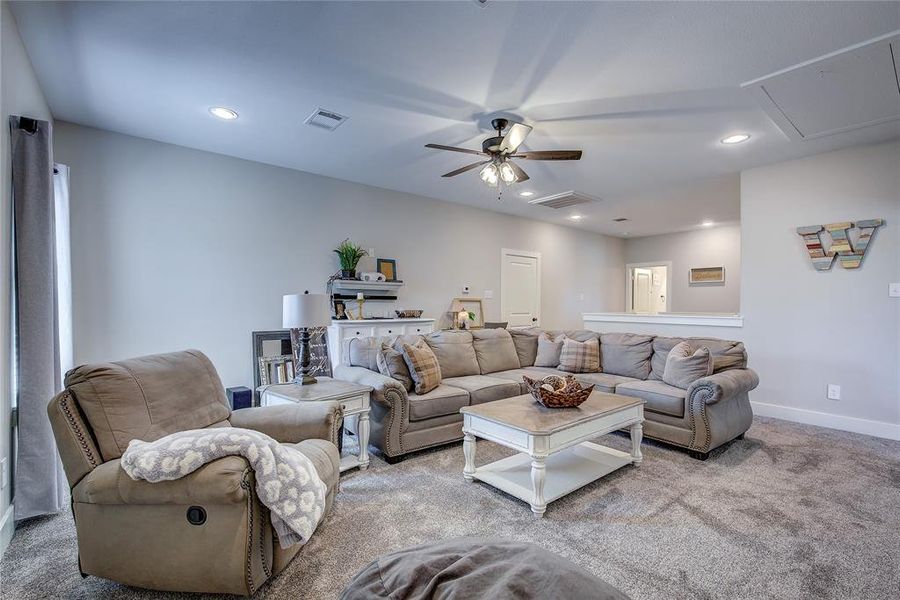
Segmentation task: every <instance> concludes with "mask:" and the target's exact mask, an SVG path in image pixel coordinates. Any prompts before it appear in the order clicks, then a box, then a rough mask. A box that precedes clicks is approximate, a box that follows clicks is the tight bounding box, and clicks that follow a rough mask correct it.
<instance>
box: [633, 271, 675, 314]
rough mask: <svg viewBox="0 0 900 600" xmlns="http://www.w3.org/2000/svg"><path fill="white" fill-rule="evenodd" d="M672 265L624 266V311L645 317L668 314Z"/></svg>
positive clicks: (670, 297)
mask: <svg viewBox="0 0 900 600" xmlns="http://www.w3.org/2000/svg"><path fill="white" fill-rule="evenodd" d="M671 270H672V263H671V262H666V261H658V262H648V263H631V264H628V265H625V311H626V312H630V313H639V314H647V315H657V314H661V313H666V312H669V307H670V306H671V305H672V278H671V277H670V275H671Z"/></svg>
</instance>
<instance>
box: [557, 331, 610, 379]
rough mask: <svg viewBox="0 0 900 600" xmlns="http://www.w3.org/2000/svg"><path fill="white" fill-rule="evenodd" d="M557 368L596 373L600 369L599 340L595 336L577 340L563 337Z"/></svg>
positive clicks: (567, 370) (573, 371) (570, 371)
mask: <svg viewBox="0 0 900 600" xmlns="http://www.w3.org/2000/svg"><path fill="white" fill-rule="evenodd" d="M559 370H560V371H566V372H567V373H596V372H597V371H599V370H600V342H599V341H598V340H597V339H596V338H592V339H589V340H585V341H583V342H579V341H577V340H573V339H570V338H568V337H564V338H563V345H562V351H561V352H560V353H559Z"/></svg>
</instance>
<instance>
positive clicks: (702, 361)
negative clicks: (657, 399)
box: [663, 341, 713, 390]
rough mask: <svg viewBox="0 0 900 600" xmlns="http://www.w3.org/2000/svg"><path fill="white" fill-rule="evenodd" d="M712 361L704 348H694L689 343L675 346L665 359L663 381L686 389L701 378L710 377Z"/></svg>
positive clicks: (707, 350) (707, 349)
mask: <svg viewBox="0 0 900 600" xmlns="http://www.w3.org/2000/svg"><path fill="white" fill-rule="evenodd" d="M712 372H713V359H712V355H710V353H709V348H707V347H706V346H694V345H692V344H691V343H690V342H686V341H685V342H681V343H678V344H675V346H673V347H672V349H671V350H669V356H668V357H666V370H665V371H663V381H664V382H665V383H668V384H669V385H672V386H675V387H677V388H681V389H683V390H686V389H688V387H690V385H691V384H692V383H694V382H695V381H697V380H698V379H700V378H701V377H707V376H709V375H712Z"/></svg>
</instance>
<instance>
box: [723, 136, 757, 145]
mask: <svg viewBox="0 0 900 600" xmlns="http://www.w3.org/2000/svg"><path fill="white" fill-rule="evenodd" d="M749 139H750V134H749V133H735V134H734V135H729V136H728V137H724V138H722V140H721V141H722V143H723V144H727V145H729V146H730V145H732V144H740V143H741V142H746V141H747V140H749Z"/></svg>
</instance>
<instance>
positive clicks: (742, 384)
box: [687, 369, 759, 404]
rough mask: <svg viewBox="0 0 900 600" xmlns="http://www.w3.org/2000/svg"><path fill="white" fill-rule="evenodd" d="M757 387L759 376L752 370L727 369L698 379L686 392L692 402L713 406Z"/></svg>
mask: <svg viewBox="0 0 900 600" xmlns="http://www.w3.org/2000/svg"><path fill="white" fill-rule="evenodd" d="M758 385H759V375H757V374H756V371H754V370H753V369H729V370H727V371H722V372H720V373H714V374H713V375H710V376H708V377H703V378H701V379H698V380H697V381H695V382H694V383H692V384H691V386H690V387H689V388H688V390H687V396H688V398H690V399H691V401H692V402H693V401H694V400H701V401H702V402H703V403H705V404H715V403H716V402H719V401H720V400H722V399H723V398H730V397H732V396H737V395H739V394H745V393H747V392H749V391H751V390H753V389H755V388H756V386H758Z"/></svg>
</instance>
